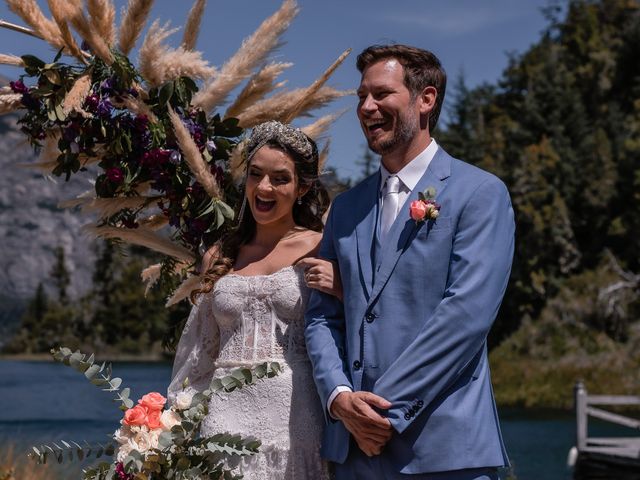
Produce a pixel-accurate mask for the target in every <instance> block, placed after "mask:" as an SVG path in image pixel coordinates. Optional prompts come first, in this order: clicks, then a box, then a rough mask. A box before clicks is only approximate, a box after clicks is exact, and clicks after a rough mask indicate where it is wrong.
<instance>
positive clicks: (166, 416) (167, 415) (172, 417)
mask: <svg viewBox="0 0 640 480" xmlns="http://www.w3.org/2000/svg"><path fill="white" fill-rule="evenodd" d="M160 423H161V424H162V428H163V429H164V430H165V431H169V430H171V429H172V428H173V427H175V426H176V425H180V415H178V413H176V412H174V411H173V410H165V411H164V412H162V415H160Z"/></svg>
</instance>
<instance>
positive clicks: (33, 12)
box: [7, 0, 65, 49]
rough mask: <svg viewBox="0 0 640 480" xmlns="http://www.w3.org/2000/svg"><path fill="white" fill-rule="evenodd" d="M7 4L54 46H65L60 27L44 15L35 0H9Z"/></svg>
mask: <svg viewBox="0 0 640 480" xmlns="http://www.w3.org/2000/svg"><path fill="white" fill-rule="evenodd" d="M7 5H8V6H9V9H10V10H11V11H12V12H13V13H15V14H16V15H18V16H19V17H20V18H22V20H24V21H25V23H26V24H27V25H29V26H30V27H31V28H33V30H34V31H35V33H36V34H37V35H38V36H39V37H41V38H42V39H44V40H45V41H46V42H48V43H49V44H50V45H51V46H52V47H53V48H56V49H60V48H62V47H64V46H65V45H64V41H63V40H62V34H61V33H60V28H58V25H56V23H55V22H53V21H51V20H49V19H48V18H47V17H45V16H44V14H43V13H42V10H40V7H39V6H38V4H37V3H36V2H35V0H7Z"/></svg>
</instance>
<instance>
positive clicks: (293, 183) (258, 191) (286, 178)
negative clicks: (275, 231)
mask: <svg viewBox="0 0 640 480" xmlns="http://www.w3.org/2000/svg"><path fill="white" fill-rule="evenodd" d="M298 194H299V188H298V179H297V176H296V170H295V164H294V162H293V159H292V158H291V157H290V156H289V155H287V154H286V153H285V152H283V151H281V150H278V149H277V148H272V147H270V146H268V145H265V146H264V147H262V148H260V150H258V151H257V152H256V153H255V154H254V155H253V157H252V159H251V163H250V164H249V171H248V175H247V185H246V189H245V195H246V196H247V203H248V204H249V207H250V208H251V213H252V214H253V218H255V220H256V223H258V224H260V225H270V224H279V223H281V222H282V223H293V205H294V202H295V201H296V200H297V198H298Z"/></svg>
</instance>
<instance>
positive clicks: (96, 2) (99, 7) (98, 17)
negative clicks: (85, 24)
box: [87, 0, 116, 45]
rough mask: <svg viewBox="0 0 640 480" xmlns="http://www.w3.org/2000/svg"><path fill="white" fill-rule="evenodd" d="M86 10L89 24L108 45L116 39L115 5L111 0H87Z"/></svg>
mask: <svg viewBox="0 0 640 480" xmlns="http://www.w3.org/2000/svg"><path fill="white" fill-rule="evenodd" d="M87 11H88V12H89V17H90V18H91V25H92V26H93V27H94V28H95V29H96V30H97V31H98V33H99V34H100V36H101V37H102V38H104V39H105V41H106V42H107V44H108V45H113V44H114V42H115V40H116V24H115V19H116V7H115V6H114V5H113V1H112V0H87Z"/></svg>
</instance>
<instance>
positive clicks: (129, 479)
mask: <svg viewBox="0 0 640 480" xmlns="http://www.w3.org/2000/svg"><path fill="white" fill-rule="evenodd" d="M116 475H118V479H119V480H133V474H131V473H127V472H125V471H124V465H123V464H122V462H118V463H116Z"/></svg>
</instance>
